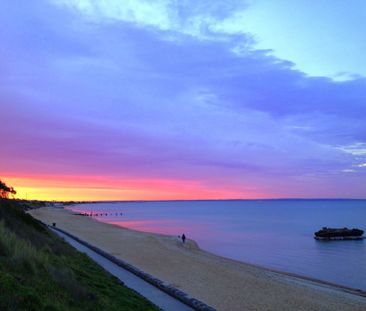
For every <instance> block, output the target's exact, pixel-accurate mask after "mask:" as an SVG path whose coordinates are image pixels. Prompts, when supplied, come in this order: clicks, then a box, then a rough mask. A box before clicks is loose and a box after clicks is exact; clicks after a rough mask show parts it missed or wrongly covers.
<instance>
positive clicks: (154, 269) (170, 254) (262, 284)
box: [29, 208, 366, 310]
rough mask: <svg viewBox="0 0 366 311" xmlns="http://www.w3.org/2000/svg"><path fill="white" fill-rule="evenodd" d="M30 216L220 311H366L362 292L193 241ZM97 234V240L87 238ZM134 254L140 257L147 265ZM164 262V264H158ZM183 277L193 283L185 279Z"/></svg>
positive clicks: (53, 215) (60, 215) (52, 212)
mask: <svg viewBox="0 0 366 311" xmlns="http://www.w3.org/2000/svg"><path fill="white" fill-rule="evenodd" d="M29 213H30V214H31V215H32V216H34V217H35V218H38V219H40V220H41V221H43V222H45V223H48V224H50V223H52V221H50V220H51V219H52V220H55V222H56V223H57V227H60V228H62V229H63V230H66V231H68V232H70V231H71V232H70V233H72V234H74V235H75V236H77V237H80V238H81V239H84V240H87V242H90V243H91V244H93V245H96V246H98V247H101V248H102V249H103V250H105V251H106V252H109V253H111V254H112V255H113V256H116V257H117V258H120V259H122V260H125V261H127V262H129V263H130V264H132V265H134V266H137V267H138V268H139V269H141V270H142V271H145V272H146V273H149V274H151V275H154V276H155V277H157V278H159V279H161V280H164V281H165V282H167V283H170V284H172V285H173V286H176V287H177V288H178V289H182V290H183V291H185V292H187V293H188V294H189V295H191V296H193V297H196V298H197V299H200V300H202V301H204V302H206V303H208V304H209V305H212V306H213V307H216V308H217V309H219V310H241V309H243V308H245V309H248V310H257V309H258V305H261V306H262V307H261V308H263V309H268V310H291V309H294V308H297V309H298V310H307V309H309V308H312V309H313V310H339V309H342V310H363V309H365V308H366V299H364V297H366V292H365V291H363V290H360V289H355V288H351V287H347V286H343V285H339V284H334V283H331V282H327V281H323V280H319V279H316V278H312V277H307V276H303V275H298V274H295V273H290V272H284V271H279V270H276V269H272V268H268V267H263V266H260V265H256V264H251V263H245V262H241V261H238V260H235V259H230V258H226V257H222V256H219V255H216V254H213V253H210V252H207V251H205V250H203V249H201V248H199V247H198V245H197V244H196V243H195V242H194V241H192V240H188V243H187V245H185V246H182V245H180V244H181V243H179V242H178V241H177V238H176V237H174V236H170V235H164V234H159V233H147V232H142V231H137V230H133V229H128V228H125V227H120V226H117V225H113V224H107V223H103V222H100V221H98V220H96V219H90V218H88V217H80V216H77V215H74V212H72V211H71V210H68V209H55V208H41V209H37V210H33V211H29ZM70 216H71V217H70ZM75 225H76V226H75ZM87 227H90V228H87ZM68 229H70V230H68ZM95 229H96V230H97V231H98V232H99V233H100V234H99V237H95V236H94V235H93V236H91V232H94V233H95V231H94V230H95ZM101 235H104V236H103V237H100V236H101ZM112 238H113V240H112ZM120 240H123V241H121V243H118V242H119V241H120ZM116 241H117V242H116ZM122 242H124V243H122ZM121 244H123V247H121ZM152 244H153V245H152ZM136 252H143V253H144V255H145V257H146V260H143V259H141V258H140V257H139V256H137V255H136ZM164 260H166V262H167V265H161V262H162V261H164ZM180 270H183V273H182V272H180ZM187 275H188V276H189V277H190V278H191V282H187V281H186V280H185V279H186V278H187ZM220 283H222V284H220ZM202 284H203V285H202ZM218 295H219V296H220V297H218ZM220 298H221V299H220ZM222 300H224V301H222ZM261 308H259V309H261Z"/></svg>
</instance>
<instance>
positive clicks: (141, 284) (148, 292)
mask: <svg viewBox="0 0 366 311" xmlns="http://www.w3.org/2000/svg"><path fill="white" fill-rule="evenodd" d="M51 229H52V228H51ZM52 231H53V232H55V233H56V234H57V235H59V236H60V237H62V238H63V239H64V240H65V241H66V242H68V243H69V244H71V245H72V246H73V247H75V248H76V249H77V250H78V251H80V252H82V253H85V254H87V255H88V256H89V257H90V258H91V259H93V260H94V261H95V262H96V263H98V264H99V265H100V266H101V267H103V268H104V269H105V270H106V271H108V272H109V273H111V274H112V275H114V276H116V277H117V278H118V279H119V280H121V281H122V282H123V283H124V284H125V285H126V286H127V287H129V288H131V289H133V290H135V291H136V292H138V293H139V294H140V295H142V296H144V297H145V298H146V299H148V300H150V301H151V302H152V303H154V304H155V305H156V306H158V307H159V308H161V309H162V310H166V311H192V310H194V309H192V308H191V307H189V306H187V305H186V304H184V303H182V302H180V301H179V300H177V299H175V298H173V297H172V296H170V295H168V294H167V293H165V292H163V291H161V290H160V289H158V288H156V287H155V286H153V285H151V284H149V283H148V282H146V281H144V280H143V279H141V278H139V277H138V276H136V275H134V274H133V273H131V272H129V271H127V270H125V269H123V268H121V267H119V266H118V265H116V264H115V263H113V262H111V261H110V260H108V259H107V258H104V257H103V256H101V255H99V254H97V253H96V252H94V251H93V250H91V249H90V248H88V247H86V246H84V245H83V244H81V243H79V242H77V241H76V240H74V239H72V238H71V237H69V236H67V235H66V234H64V233H62V232H59V231H57V230H53V229H52Z"/></svg>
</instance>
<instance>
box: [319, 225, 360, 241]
mask: <svg viewBox="0 0 366 311" xmlns="http://www.w3.org/2000/svg"><path fill="white" fill-rule="evenodd" d="M362 235H363V230H361V229H355V228H354V229H348V228H327V227H323V228H322V229H321V230H319V231H317V232H315V233H314V238H315V239H316V240H359V239H363V236H362Z"/></svg>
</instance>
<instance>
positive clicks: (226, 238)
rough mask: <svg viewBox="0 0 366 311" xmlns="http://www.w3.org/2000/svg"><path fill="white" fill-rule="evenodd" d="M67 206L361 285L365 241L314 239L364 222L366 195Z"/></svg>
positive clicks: (229, 253)
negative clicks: (357, 197)
mask: <svg viewBox="0 0 366 311" xmlns="http://www.w3.org/2000/svg"><path fill="white" fill-rule="evenodd" d="M72 209H73V210H74V211H79V212H89V213H90V212H99V213H101V212H103V213H107V212H108V213H111V215H113V213H121V212H122V213H123V214H122V215H119V214H118V215H119V216H102V217H97V219H99V220H101V221H103V222H107V223H113V224H117V225H120V226H124V227H127V228H131V229H135V230H140V231H147V232H156V233H163V234H169V235H181V234H182V233H185V234H186V235H187V237H189V238H192V239H194V240H196V241H197V242H198V244H199V245H200V247H201V248H203V249H206V250H209V251H211V252H213V253H216V254H219V255H222V256H226V257H230V258H233V259H238V260H242V261H245V262H251V263H255V264H260V265H263V266H267V267H271V268H276V269H280V270H284V271H288V272H294V273H298V274H302V275H307V276H311V277H315V278H319V279H323V280H326V281H330V282H335V283H339V284H343V285H346V286H351V287H355V288H361V289H363V290H366V264H365V262H366V246H365V243H366V241H365V240H358V241H332V242H325V241H316V240H315V239H314V238H313V233H314V232H315V231H317V230H318V229H319V228H321V227H323V226H328V227H344V226H348V227H358V228H361V229H366V200H359V201H353V200H254V201H174V202H136V203H131V202H129V203H100V204H83V205H77V206H74V207H72ZM114 215H115V214H114Z"/></svg>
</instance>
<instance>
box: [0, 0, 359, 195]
mask: <svg viewBox="0 0 366 311" xmlns="http://www.w3.org/2000/svg"><path fill="white" fill-rule="evenodd" d="M294 3H295V2H293V1H285V0H281V1H248V2H245V1H200V2H197V1H112V0H109V1H91V0H83V1H75V0H57V1H56V0H49V1H47V0H43V1H40V0H37V1H32V2H29V1H19V2H16V3H14V2H13V1H10V0H9V1H2V2H1V4H0V22H1V30H0V40H1V42H2V44H1V46H0V56H1V61H0V81H1V84H0V102H1V106H2V113H1V115H0V129H1V131H2V132H3V133H5V138H4V143H3V150H2V158H3V161H1V162H2V164H0V173H1V174H2V175H3V176H5V177H7V178H8V179H9V180H11V181H13V183H15V186H18V188H20V189H22V188H24V189H25V188H27V189H30V188H32V180H33V183H35V184H37V187H38V191H39V192H37V193H41V190H42V189H44V191H46V188H47V186H46V185H44V184H42V182H41V181H42V180H47V179H50V176H53V178H54V179H57V178H58V177H60V176H62V179H63V180H66V181H67V182H69V183H71V182H72V181H73V180H76V179H78V178H80V177H83V178H85V179H82V180H87V179H88V178H89V179H90V180H92V179H93V180H96V181H95V183H94V184H93V187H97V186H99V184H98V181H99V183H100V180H104V183H106V182H105V181H106V180H108V181H111V180H112V181H113V182H110V183H108V184H109V186H108V187H110V191H111V192H108V191H107V190H108V189H106V191H107V192H106V193H103V194H101V196H100V197H103V198H104V197H107V196H108V193H109V194H110V193H112V195H113V198H121V199H123V198H125V197H127V198H138V195H141V193H142V192H143V191H146V192H147V193H150V192H151V193H152V192H153V191H152V190H151V187H150V186H149V183H148V181H149V180H152V181H154V182H155V181H156V180H158V181H159V182H161V183H159V187H160V188H159V191H160V192H159V195H158V196H154V197H151V198H208V197H211V198H226V197H230V198H234V197H235V198H239V197H243V198H244V197H366V191H365V188H364V186H363V185H364V184H365V182H366V164H365V163H366V126H365V124H366V122H365V113H366V102H365V99H366V98H365V94H366V93H365V91H366V79H365V74H366V73H365V71H366V68H365V66H366V65H365V62H364V59H363V58H364V56H363V51H365V40H362V29H363V28H364V27H363V26H365V25H364V24H365V23H366V22H365V20H366V19H365V18H364V17H365V12H366V10H365V4H364V2H363V1H349V2H347V5H345V2H344V1H317V2H315V1H296V6H295V5H294ZM22 178H23V179H24V180H22ZM78 180H80V179H78ZM35 181H37V182H35ZM132 181H133V182H132ZM139 181H141V186H138V182H139ZM54 183H55V184H54V185H53V186H52V187H53V188H54V189H57V186H58V184H57V182H54ZM169 183H171V184H173V185H176V184H177V183H178V184H180V185H190V186H189V187H188V188H186V187H182V191H179V190H177V189H174V191H173V190H172V187H169V186H167V185H169ZM130 184H132V185H133V186H130ZM42 187H43V188H42ZM63 187H66V186H65V185H63ZM73 187H75V184H73ZM77 187H79V188H80V189H83V190H84V192H85V196H87V189H86V186H83V184H82V182H79V183H78V184H77ZM88 187H89V188H90V185H89V186H88ZM121 187H124V188H125V189H127V190H126V191H124V192H120V191H119V189H120V188H121ZM149 187H150V188H149ZM164 187H165V188H164ZM33 188H34V187H33ZM89 188H88V189H89ZM153 188H154V187H153ZM154 189H155V188H154ZM155 190H156V189H155ZM47 191H49V192H50V195H51V192H52V191H51V190H50V189H48V188H47ZM55 191H56V190H55ZM149 191H150V192H149ZM134 193H135V194H136V195H134ZM190 193H192V195H191V196H190ZM147 198H150V197H147Z"/></svg>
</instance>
